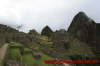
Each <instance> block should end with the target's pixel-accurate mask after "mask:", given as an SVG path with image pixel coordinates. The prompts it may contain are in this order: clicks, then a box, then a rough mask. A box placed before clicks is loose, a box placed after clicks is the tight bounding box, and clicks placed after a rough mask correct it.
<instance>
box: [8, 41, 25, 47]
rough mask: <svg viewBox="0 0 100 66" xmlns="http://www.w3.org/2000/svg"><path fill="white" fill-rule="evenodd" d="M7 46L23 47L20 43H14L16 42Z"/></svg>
mask: <svg viewBox="0 0 100 66" xmlns="http://www.w3.org/2000/svg"><path fill="white" fill-rule="evenodd" d="M9 45H10V46H15V47H22V46H23V45H22V44H21V43H16V42H11V43H10V44H9Z"/></svg>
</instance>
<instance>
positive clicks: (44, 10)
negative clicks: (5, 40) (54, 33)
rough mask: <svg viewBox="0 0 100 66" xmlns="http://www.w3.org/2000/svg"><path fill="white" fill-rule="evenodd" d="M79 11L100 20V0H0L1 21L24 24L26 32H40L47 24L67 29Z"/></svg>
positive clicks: (23, 28)
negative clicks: (30, 30) (31, 30)
mask: <svg viewBox="0 0 100 66" xmlns="http://www.w3.org/2000/svg"><path fill="white" fill-rule="evenodd" d="M79 11H84V12H85V13H86V14H87V15H88V16H89V17H91V18H92V19H93V20H95V21H96V22H99V21H100V0H0V23H1V24H8V25H12V26H16V25H23V27H22V29H21V30H22V31H25V32H28V30H29V29H36V30H37V31H38V32H40V31H41V29H42V28H43V27H44V26H46V25H49V26H50V27H51V28H52V29H53V30H58V29H66V30H67V28H68V26H69V25H70V23H71V21H72V19H73V17H74V16H75V15H76V14H77V13H78V12H79Z"/></svg>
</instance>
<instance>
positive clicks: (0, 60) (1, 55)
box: [0, 44, 8, 66]
mask: <svg viewBox="0 0 100 66" xmlns="http://www.w3.org/2000/svg"><path fill="white" fill-rule="evenodd" d="M7 49H8V44H4V45H3V46H2V47H1V48H0V66H2V63H3V60H4V58H5V55H6V52H7Z"/></svg>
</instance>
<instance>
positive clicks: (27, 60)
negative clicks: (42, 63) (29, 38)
mask: <svg viewBox="0 0 100 66" xmlns="http://www.w3.org/2000/svg"><path fill="white" fill-rule="evenodd" d="M22 61H23V63H24V64H27V65H33V64H34V59H33V57H32V55H31V54H24V55H23V56H22Z"/></svg>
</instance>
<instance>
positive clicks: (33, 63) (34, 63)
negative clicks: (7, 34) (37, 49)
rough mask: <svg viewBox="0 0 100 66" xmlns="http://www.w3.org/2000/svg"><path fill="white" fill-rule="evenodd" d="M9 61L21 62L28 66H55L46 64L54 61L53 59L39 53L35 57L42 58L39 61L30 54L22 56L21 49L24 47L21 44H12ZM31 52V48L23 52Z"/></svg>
mask: <svg viewBox="0 0 100 66" xmlns="http://www.w3.org/2000/svg"><path fill="white" fill-rule="evenodd" d="M9 46H10V49H9V59H10V60H12V61H15V62H18V61H21V63H23V64H24V65H27V66H53V65H54V64H46V63H44V60H53V58H51V57H49V56H47V55H45V54H43V53H37V54H35V55H34V56H40V58H39V59H36V58H35V57H34V56H33V55H32V54H31V53H30V52H29V53H24V54H23V55H21V53H20V51H21V50H20V48H19V47H23V45H22V44H20V43H14V42H13V43H11V44H9ZM28 51H31V49H30V48H26V47H25V48H24V51H23V52H28Z"/></svg>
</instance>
